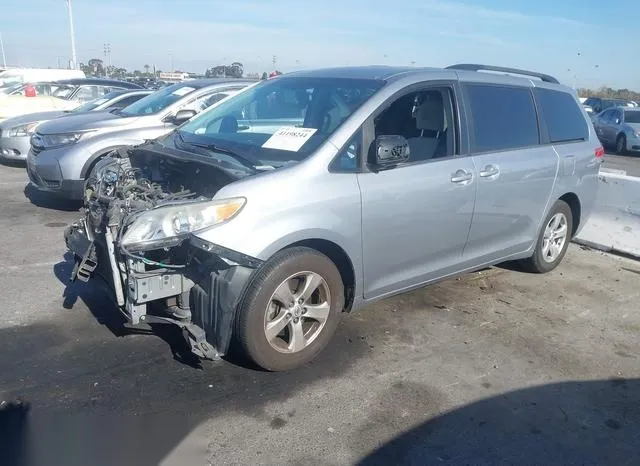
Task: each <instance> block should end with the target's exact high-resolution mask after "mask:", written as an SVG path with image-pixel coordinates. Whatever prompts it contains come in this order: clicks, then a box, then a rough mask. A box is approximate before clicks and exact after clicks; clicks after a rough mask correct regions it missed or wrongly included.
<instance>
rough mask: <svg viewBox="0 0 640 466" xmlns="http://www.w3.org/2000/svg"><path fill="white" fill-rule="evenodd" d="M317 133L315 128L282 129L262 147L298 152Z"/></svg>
mask: <svg viewBox="0 0 640 466" xmlns="http://www.w3.org/2000/svg"><path fill="white" fill-rule="evenodd" d="M316 131H317V130H316V129H315V128H298V127H296V126H287V127H285V128H280V129H279V130H278V131H276V132H275V133H273V135H272V136H271V137H270V138H269V139H267V141H266V142H265V143H264V144H262V147H264V148H265V149H278V150H288V151H292V152H297V151H299V150H300V148H301V147H302V146H303V145H304V143H305V142H307V140H308V139H309V138H310V137H311V136H313V133H315V132H316Z"/></svg>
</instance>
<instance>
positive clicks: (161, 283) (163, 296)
mask: <svg viewBox="0 0 640 466" xmlns="http://www.w3.org/2000/svg"><path fill="white" fill-rule="evenodd" d="M187 241H188V240H187ZM65 242H66V245H67V248H68V249H69V250H71V251H72V252H73V253H74V255H75V257H76V267H75V268H74V271H73V273H72V276H71V277H70V279H71V280H72V281H73V280H75V279H80V280H83V281H87V280H89V279H90V278H91V277H93V276H94V275H99V276H100V277H101V278H102V279H103V281H104V283H105V284H106V285H107V288H108V289H109V290H110V293H111V298H112V299H113V301H114V303H116V304H117V305H118V308H119V310H120V312H121V313H122V314H123V315H124V317H125V319H126V320H127V322H128V324H130V325H134V326H135V325H139V324H144V323H153V322H156V323H157V322H164V323H173V324H177V325H179V326H181V327H183V328H184V329H185V330H186V331H187V333H189V334H190V335H191V336H192V337H193V335H195V334H198V333H199V332H200V333H201V334H202V340H203V341H206V342H207V343H208V344H209V345H211V346H212V347H213V348H214V349H215V354H216V355H217V356H223V355H224V354H226V352H227V351H228V348H229V345H230V342H231V336H232V333H233V323H234V321H235V316H236V309H237V306H238V304H239V301H240V298H241V296H242V293H243V292H244V289H245V287H246V285H247V283H248V282H249V279H250V277H251V275H252V273H253V271H254V270H255V268H256V267H257V266H259V264H260V263H261V262H260V261H259V260H257V259H254V258H249V257H246V256H244V255H242V254H240V253H237V252H234V251H226V250H224V249H222V248H219V247H217V246H216V245H209V244H204V243H203V241H202V240H201V239H198V240H197V241H195V242H193V243H191V242H189V244H188V247H189V249H190V253H192V254H193V257H194V260H193V261H192V262H191V263H190V264H188V265H187V267H185V268H183V269H175V270H167V269H159V268H155V269H154V268H153V267H149V266H147V265H146V264H144V263H143V262H142V261H139V260H136V259H134V258H131V257H128V258H123V257H121V255H120V254H119V253H118V252H117V249H116V247H117V245H114V244H113V239H112V237H111V236H110V234H109V233H107V234H106V235H102V234H101V235H99V236H98V237H95V238H92V237H91V233H90V232H89V231H88V229H87V228H86V226H85V223H84V222H83V221H79V222H76V223H74V224H73V225H71V226H70V227H68V228H67V230H66V231H65ZM212 250H215V251H216V253H213V252H211V251H212ZM226 253H228V254H226ZM225 254H226V255H229V256H233V259H230V258H228V257H224V255H225ZM87 260H88V263H87ZM83 261H84V265H83ZM87 264H88V265H87ZM87 271H89V272H88V273H87ZM185 293H186V295H187V296H188V298H189V300H188V301H189V308H190V313H191V318H190V319H189V320H175V319H172V318H170V317H167V316H166V315H162V314H161V315H158V314H157V313H156V311H154V310H152V308H151V307H150V306H148V305H149V304H151V303H152V302H160V303H161V304H164V303H166V301H167V299H172V298H178V297H179V296H185ZM156 307H161V306H155V307H153V309H155V308H156ZM190 338H191V337H190ZM191 340H193V338H191ZM190 343H191V344H192V350H193V351H194V353H195V354H197V355H198V356H201V357H208V356H206V354H203V353H202V352H198V351H197V350H196V349H194V343H193V341H190ZM200 343H202V342H200ZM200 343H198V344H200ZM196 346H197V345H196Z"/></svg>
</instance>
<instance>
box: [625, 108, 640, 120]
mask: <svg viewBox="0 0 640 466" xmlns="http://www.w3.org/2000/svg"><path fill="white" fill-rule="evenodd" d="M624 121H625V122H626V123H640V110H635V111H633V112H629V111H626V112H624Z"/></svg>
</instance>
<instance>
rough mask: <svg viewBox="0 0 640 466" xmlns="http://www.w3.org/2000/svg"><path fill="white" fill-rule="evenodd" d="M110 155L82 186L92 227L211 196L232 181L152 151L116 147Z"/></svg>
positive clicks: (212, 170)
mask: <svg viewBox="0 0 640 466" xmlns="http://www.w3.org/2000/svg"><path fill="white" fill-rule="evenodd" d="M114 155H117V156H114V157H110V158H108V159H105V160H104V161H102V163H100V164H99V165H97V166H96V169H95V170H94V172H93V174H92V176H91V177H90V178H89V179H88V180H87V183H86V186H85V199H84V200H85V206H86V208H87V210H88V212H89V214H90V219H91V224H92V226H94V227H95V228H99V226H104V225H105V220H106V224H109V225H116V224H117V223H119V222H120V221H122V220H123V219H124V218H126V217H127V215H129V214H131V213H133V212H136V211H139V210H145V209H151V208H154V207H157V206H158V205H161V204H163V203H168V202H175V201H186V200H198V199H200V200H205V199H211V198H212V197H213V196H214V195H215V193H216V192H217V191H218V190H219V189H220V188H221V187H222V186H224V185H226V184H228V183H230V182H232V181H235V180H234V179H233V178H232V177H230V176H229V175H228V174H225V173H223V172H222V171H221V170H220V169H218V168H215V167H213V166H210V165H205V164H203V163H199V162H194V161H182V160H177V159H172V158H169V157H166V156H158V154H156V153H154V152H149V151H142V150H130V149H129V150H127V149H120V150H118V151H116V153H115V154H114ZM105 216H106V217H105Z"/></svg>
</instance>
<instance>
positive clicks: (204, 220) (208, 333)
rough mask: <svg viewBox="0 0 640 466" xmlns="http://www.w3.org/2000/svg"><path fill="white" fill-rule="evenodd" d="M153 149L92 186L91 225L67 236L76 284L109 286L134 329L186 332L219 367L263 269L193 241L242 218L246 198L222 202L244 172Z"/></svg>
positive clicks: (128, 158)
mask: <svg viewBox="0 0 640 466" xmlns="http://www.w3.org/2000/svg"><path fill="white" fill-rule="evenodd" d="M200 159H202V157H200V158H199V157H194V156H191V157H185V156H184V155H180V156H178V155H175V154H172V153H171V152H167V151H165V150H160V149H157V148H156V149H154V145H153V144H148V145H145V146H139V147H138V148H135V149H128V150H125V149H122V150H119V151H117V152H115V153H113V154H112V156H111V157H108V158H106V159H104V160H103V161H101V162H100V163H99V164H98V165H97V166H96V168H95V169H94V170H93V172H92V174H91V176H90V178H89V179H88V180H87V182H86V185H85V208H84V217H83V218H81V219H80V220H78V221H77V222H75V223H74V224H72V225H71V226H70V227H69V228H68V229H67V230H66V231H65V241H66V244H67V247H68V248H69V249H70V250H71V251H72V252H73V253H74V256H75V259H76V265H75V267H74V270H73V272H72V276H71V277H70V280H71V281H75V280H81V281H85V282H86V281H88V280H89V279H90V278H93V277H96V278H98V277H99V278H100V279H101V280H102V281H103V282H104V283H105V284H106V285H107V288H108V289H109V290H110V295H111V297H112V298H113V300H114V302H115V303H116V304H117V306H118V309H120V311H121V312H122V313H123V315H124V316H125V318H126V320H127V322H128V325H130V326H139V325H145V324H153V323H168V324H175V325H178V326H180V327H181V328H182V329H183V332H184V335H185V338H186V339H187V341H188V342H189V344H190V345H191V349H192V351H193V352H194V353H195V354H196V355H197V356H199V357H201V358H206V359H218V358H219V357H220V356H223V355H224V354H225V353H226V352H227V350H228V348H229V344H230V341H231V335H232V331H233V323H234V320H235V312H236V308H237V306H238V302H239V300H240V298H241V295H242V292H243V290H244V288H245V285H246V283H247V282H248V280H249V277H250V276H251V274H252V272H253V270H254V269H255V268H256V267H258V266H259V265H260V261H259V260H257V259H255V258H252V257H249V256H246V255H244V254H242V253H239V252H237V251H231V250H228V249H226V248H224V247H221V246H219V245H215V244H212V243H209V242H207V241H204V240H202V239H201V238H199V237H197V236H195V235H194V234H193V232H195V231H200V230H202V229H204V228H208V227H210V226H214V225H216V224H219V223H222V222H224V221H227V220H229V219H231V218H233V216H234V215H236V214H237V213H238V212H239V211H240V210H241V209H242V207H243V205H244V199H242V198H235V199H227V200H222V201H213V200H212V198H213V196H214V195H215V193H216V192H217V191H218V190H219V189H220V188H221V187H223V186H225V185H226V184H228V183H231V182H233V181H235V180H237V179H239V178H240V177H242V176H245V174H244V173H242V172H240V171H238V170H234V169H230V168H227V167H225V166H224V164H223V165H222V166H221V165H220V163H219V160H218V161H217V162H216V160H211V161H210V162H209V161H207V160H206V159H205V160H200Z"/></svg>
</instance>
